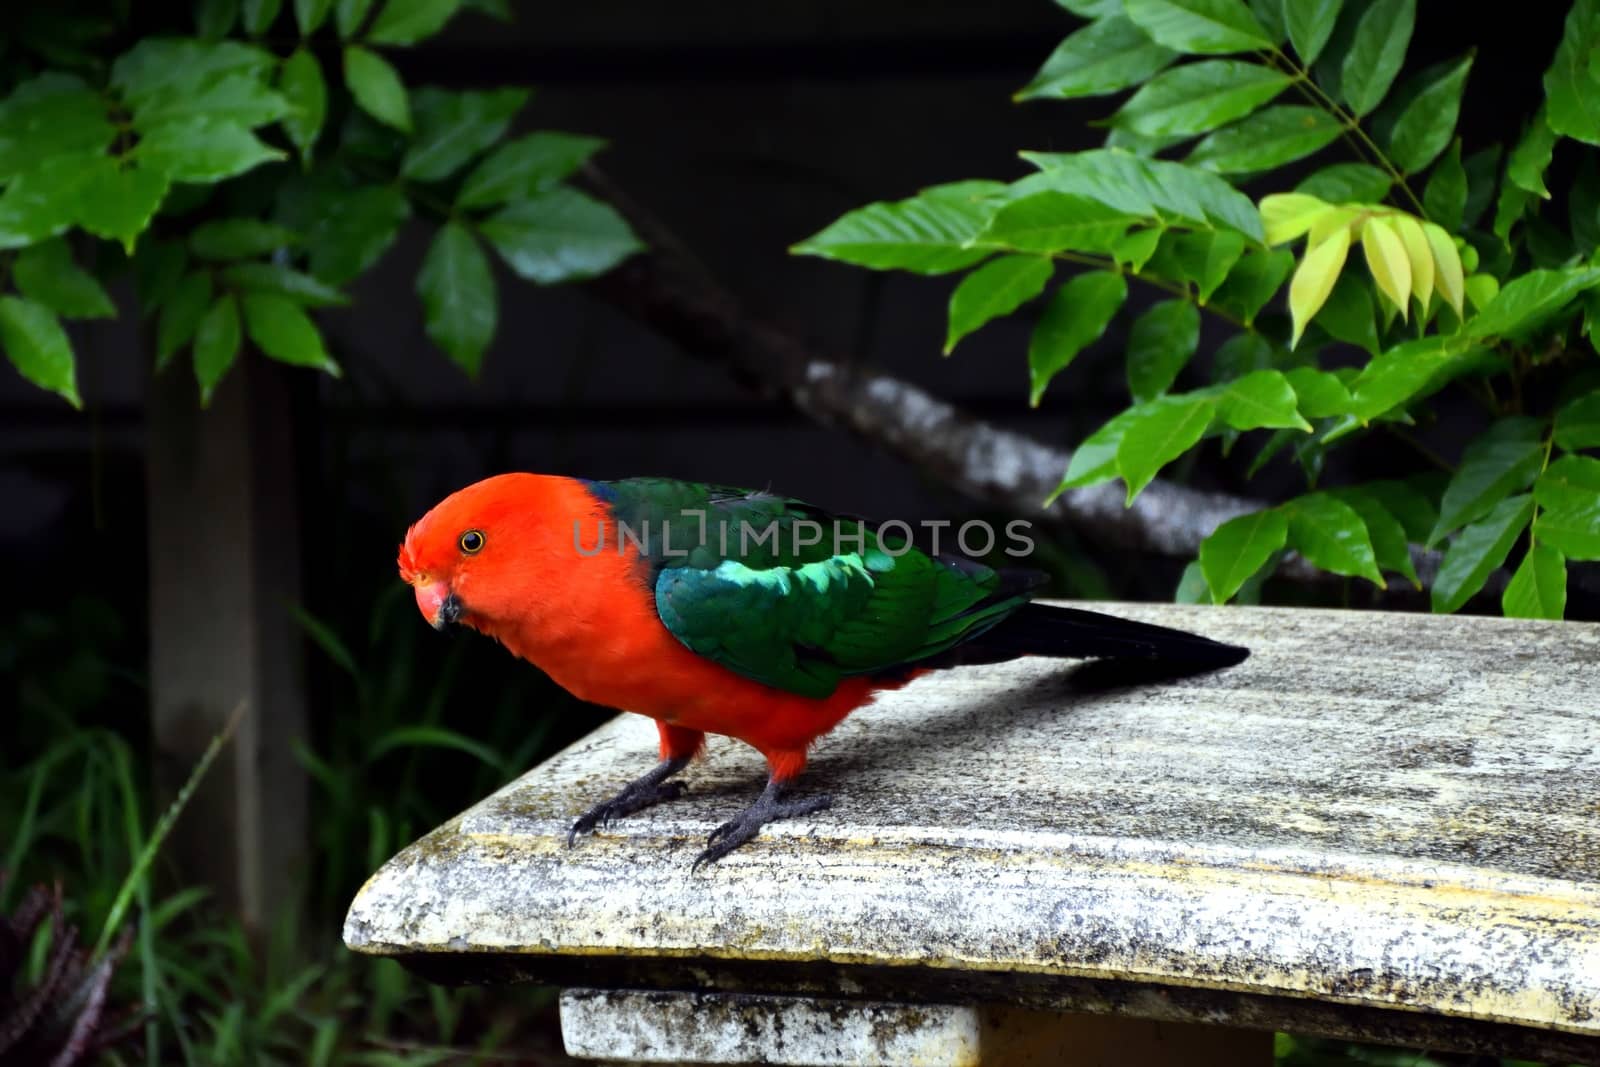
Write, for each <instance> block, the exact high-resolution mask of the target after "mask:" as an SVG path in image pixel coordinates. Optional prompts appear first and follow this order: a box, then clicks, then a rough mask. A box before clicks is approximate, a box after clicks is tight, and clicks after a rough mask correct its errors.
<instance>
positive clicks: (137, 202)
mask: <svg viewBox="0 0 1600 1067" xmlns="http://www.w3.org/2000/svg"><path fill="white" fill-rule="evenodd" d="M107 162H108V163H109V164H110V165H109V166H106V167H97V168H94V169H93V170H92V171H91V172H90V173H89V177H88V181H87V182H86V184H85V185H84V186H83V189H82V191H81V193H80V194H79V199H78V203H77V218H78V225H80V226H82V227H83V228H84V229H86V230H88V231H89V232H90V233H92V234H94V235H95V236H96V237H104V238H107V239H108V240H112V241H116V242H118V243H119V244H121V245H122V247H123V250H124V251H127V252H131V251H133V246H134V242H135V241H137V240H138V239H139V235H140V234H141V233H143V232H144V231H145V229H146V227H148V226H149V225H150V219H151V217H152V216H153V215H155V213H156V209H157V208H159V207H160V206H161V201H162V199H163V198H164V197H165V196H166V195H167V190H168V188H170V187H171V182H170V181H168V178H167V175H166V174H165V173H163V172H162V171H161V170H159V169H154V170H153V169H151V168H150V167H147V166H145V167H119V166H117V165H116V163H115V162H114V161H112V160H110V159H107Z"/></svg>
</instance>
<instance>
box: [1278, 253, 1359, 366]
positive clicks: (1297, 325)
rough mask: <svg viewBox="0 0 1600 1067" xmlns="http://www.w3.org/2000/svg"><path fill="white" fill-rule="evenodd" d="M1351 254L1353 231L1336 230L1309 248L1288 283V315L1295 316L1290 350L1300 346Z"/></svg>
mask: <svg viewBox="0 0 1600 1067" xmlns="http://www.w3.org/2000/svg"><path fill="white" fill-rule="evenodd" d="M1349 252H1350V231H1349V230H1348V229H1337V230H1334V231H1333V233H1332V234H1330V235H1329V236H1328V237H1326V238H1324V239H1323V241H1322V243H1321V244H1318V245H1315V246H1313V247H1311V248H1309V249H1308V250H1307V252H1306V255H1305V258H1304V259H1302V260H1301V261H1300V266H1299V267H1297V268H1296V269H1295V272H1294V277H1293V278H1292V279H1291V280H1290V281H1289V313H1290V314H1291V315H1293V316H1294V336H1293V337H1291V338H1290V339H1289V347H1290V348H1293V347H1294V346H1295V345H1297V344H1299V343H1300V336H1301V335H1302V334H1303V333H1305V332H1306V326H1307V325H1308V324H1309V323H1310V322H1311V320H1312V319H1313V318H1314V317H1316V314H1317V312H1318V311H1319V310H1321V308H1322V305H1323V303H1324V302H1325V301H1326V300H1327V299H1328V294H1329V293H1331V292H1333V283H1334V282H1336V281H1338V280H1339V272H1340V271H1341V270H1343V269H1344V261H1345V257H1346V256H1347V255H1348V254H1349Z"/></svg>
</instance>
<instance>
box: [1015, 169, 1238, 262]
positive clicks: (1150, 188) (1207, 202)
mask: <svg viewBox="0 0 1600 1067" xmlns="http://www.w3.org/2000/svg"><path fill="white" fill-rule="evenodd" d="M1022 158H1024V159H1026V160H1027V161H1028V162H1030V163H1032V164H1033V165H1034V166H1036V167H1038V168H1039V173H1038V174H1033V175H1029V176H1028V177H1026V178H1023V179H1021V180H1020V181H1017V182H1013V183H1012V186H1011V190H1012V193H1013V195H1014V196H1017V197H1022V196H1028V195H1030V194H1032V193H1037V192H1042V191H1046V190H1049V191H1052V192H1058V193H1070V194H1074V195H1078V196H1085V197H1088V198H1089V199H1091V200H1098V201H1099V202H1100V203H1102V204H1105V205H1106V206H1107V207H1112V208H1116V209H1117V210H1119V211H1121V212H1123V213H1124V214H1127V215H1131V216H1136V217H1139V218H1152V217H1153V218H1156V219H1159V220H1160V221H1161V222H1162V223H1163V224H1172V223H1182V224H1184V225H1193V226H1197V227H1204V228H1210V227H1219V228H1227V229H1231V230H1237V231H1238V232H1239V233H1242V234H1243V235H1244V236H1245V237H1247V238H1249V239H1250V240H1252V241H1256V242H1259V241H1260V240H1261V216H1260V215H1259V214H1258V213H1257V212H1256V206H1255V204H1253V203H1251V201H1250V198H1249V197H1247V196H1245V195H1244V194H1243V193H1241V192H1239V191H1238V190H1237V189H1235V188H1233V187H1232V186H1231V185H1229V184H1228V183H1227V182H1226V181H1224V180H1222V179H1221V178H1219V177H1217V176H1216V175H1215V174H1209V173H1207V172H1205V171H1203V170H1197V169H1195V168H1193V167H1189V166H1185V165H1184V164H1182V163H1173V162H1170V161H1168V160H1163V159H1140V158H1138V157H1137V156H1133V155H1130V154H1128V153H1127V152H1121V151H1115V150H1112V149H1093V150H1090V151H1087V152H1069V153H1054V152H1023V153H1022Z"/></svg>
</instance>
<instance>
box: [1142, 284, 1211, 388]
mask: <svg viewBox="0 0 1600 1067" xmlns="http://www.w3.org/2000/svg"><path fill="white" fill-rule="evenodd" d="M1199 344H1200V312H1199V311H1198V310H1197V309H1196V308H1195V306H1194V305H1193V304H1191V303H1189V301H1187V300H1182V299H1178V300H1164V301H1162V302H1161V303H1159V304H1156V305H1154V306H1153V307H1151V308H1150V309H1149V310H1148V311H1146V312H1145V313H1144V314H1142V315H1140V316H1139V317H1138V318H1137V319H1135V320H1133V328H1132V329H1130V330H1129V331H1128V392H1130V393H1132V394H1133V398H1134V400H1136V401H1140V402H1142V401H1145V400H1150V399H1152V398H1154V397H1157V396H1160V395H1161V394H1162V393H1165V392H1166V391H1167V390H1168V389H1170V388H1172V383H1173V382H1174V381H1176V380H1177V377H1178V372H1179V371H1181V370H1183V368H1184V365H1185V364H1187V363H1188V362H1189V359H1190V358H1191V357H1192V356H1193V355H1194V351H1195V349H1196V348H1197V347H1198V346H1199Z"/></svg>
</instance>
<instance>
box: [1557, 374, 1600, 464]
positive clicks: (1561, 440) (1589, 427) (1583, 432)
mask: <svg viewBox="0 0 1600 1067" xmlns="http://www.w3.org/2000/svg"><path fill="white" fill-rule="evenodd" d="M1555 441H1556V444H1558V445H1560V446H1561V447H1562V448H1565V449H1567V450H1568V451H1569V452H1576V451H1577V450H1578V449H1580V448H1600V389H1596V390H1594V391H1593V392H1589V393H1585V394H1583V395H1582V396H1580V397H1578V398H1577V399H1575V400H1572V401H1569V402H1568V403H1566V404H1563V405H1562V406H1561V410H1560V411H1557V412H1556V428H1555Z"/></svg>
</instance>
